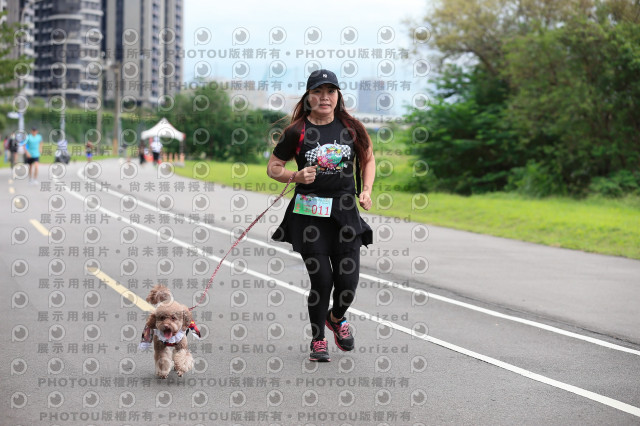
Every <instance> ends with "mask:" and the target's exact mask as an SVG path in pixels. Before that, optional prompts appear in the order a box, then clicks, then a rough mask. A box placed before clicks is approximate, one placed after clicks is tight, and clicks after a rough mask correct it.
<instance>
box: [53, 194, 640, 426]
mask: <svg viewBox="0 0 640 426" xmlns="http://www.w3.org/2000/svg"><path fill="white" fill-rule="evenodd" d="M65 190H66V191H67V193H69V194H71V195H72V196H74V197H76V198H78V199H79V200H81V201H82V200H83V198H82V196H81V195H80V194H76V193H74V192H71V191H69V190H68V189H67V188H65ZM98 210H100V211H101V212H103V213H105V214H107V215H109V216H112V217H115V218H116V219H117V218H120V220H121V221H122V222H126V223H128V224H129V225H131V226H135V227H137V228H138V229H141V230H143V231H145V232H148V233H150V234H152V235H155V236H156V237H158V236H159V235H160V233H159V232H158V231H156V230H155V229H152V228H149V227H147V226H145V225H141V224H139V223H135V222H131V221H129V219H127V218H126V217H124V216H120V215H118V214H117V213H114V212H112V211H110V210H108V209H106V208H104V207H99V208H98ZM171 242H173V243H174V244H177V245H179V246H182V247H184V248H190V249H194V250H196V251H197V252H198V253H199V254H200V255H201V256H203V257H206V258H208V259H210V260H213V261H216V262H220V259H221V258H219V257H217V256H213V255H210V254H206V253H204V252H203V251H202V250H200V249H198V248H197V247H194V246H192V245H191V244H189V243H186V242H184V241H182V240H179V239H177V238H173V239H172V241H171ZM223 265H225V266H227V267H229V268H232V267H233V263H232V262H230V261H228V260H225V261H224V262H223ZM245 273H246V274H248V275H252V276H254V277H256V278H260V279H262V280H265V281H266V282H273V283H275V284H277V285H279V286H280V287H282V288H285V289H287V290H291V291H293V292H295V293H298V294H301V295H304V294H305V293H306V291H305V290H303V289H301V288H299V287H296V286H293V285H291V284H289V283H286V282H284V281H280V280H278V279H274V278H273V277H270V276H268V275H266V274H263V273H260V272H257V271H253V270H251V269H248V268H247V270H246V271H245ZM350 311H351V312H352V313H353V314H355V315H359V316H362V317H364V318H366V319H368V320H370V321H373V322H377V323H379V324H384V325H386V326H388V327H391V328H393V329H395V330H398V331H400V332H402V333H406V334H409V335H410V336H412V337H415V338H418V339H421V340H424V341H426V342H430V343H433V344H435V345H438V346H441V347H443V348H446V349H449V350H452V351H454V352H457V353H459V354H462V355H466V356H469V357H472V358H474V359H477V360H480V361H484V362H486V363H489V364H491V365H494V366H496V367H498V368H502V369H504V370H507V371H511V372H513V373H516V374H518V375H520V376H523V377H526V378H528V379H531V380H535V381H538V382H540V383H544V384H547V385H549V386H553V387H555V388H558V389H562V390H564V391H567V392H570V393H573V394H575V395H579V396H582V397H584V398H587V399H590V400H592V401H595V402H598V403H600V404H603V405H607V406H609V407H611V408H615V409H616V410H620V411H623V412H625V413H629V414H631V415H634V416H637V417H640V408H639V407H635V406H633V405H630V404H627V403H624V402H622V401H618V400H616V399H613V398H609V397H607V396H604V395H600V394H597V393H595V392H591V391H588V390H586V389H582V388H579V387H577V386H573V385H570V384H568V383H564V382H560V381H558V380H554V379H551V378H549V377H546V376H543V375H541V374H537V373H534V372H532V371H529V370H525V369H523V368H520V367H517V366H515V365H512V364H509V363H506V362H503V361H500V360H498V359H496V358H492V357H489V356H486V355H482V354H480V353H477V352H474V351H470V350H468V349H465V348H463V347H461V346H457V345H454V344H452V343H449V342H446V341H444V340H440V339H437V338H435V337H430V336H427V335H424V334H422V333H416V332H415V331H413V330H411V329H409V328H407V327H404V326H401V325H399V324H396V323H393V322H390V321H386V320H382V319H380V318H379V317H377V316H375V315H371V314H369V313H367V312H364V311H361V310H358V309H354V308H350Z"/></svg>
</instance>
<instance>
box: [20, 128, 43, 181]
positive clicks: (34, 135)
mask: <svg viewBox="0 0 640 426" xmlns="http://www.w3.org/2000/svg"><path fill="white" fill-rule="evenodd" d="M24 148H25V149H24V156H25V162H26V163H27V164H28V165H29V183H31V184H34V185H37V184H38V163H39V162H40V155H42V135H40V133H38V129H37V128H35V127H33V128H32V129H31V134H30V135H28V136H27V138H26V139H25V142H24Z"/></svg>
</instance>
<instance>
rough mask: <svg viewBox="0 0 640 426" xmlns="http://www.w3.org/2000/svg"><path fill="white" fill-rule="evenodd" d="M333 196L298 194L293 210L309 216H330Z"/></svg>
mask: <svg viewBox="0 0 640 426" xmlns="http://www.w3.org/2000/svg"><path fill="white" fill-rule="evenodd" d="M332 204H333V198H320V197H310V196H308V195H303V194H298V195H296V200H295V202H294V204H293V212H294V213H298V214H306V215H308V216H316V217H329V216H331V205H332Z"/></svg>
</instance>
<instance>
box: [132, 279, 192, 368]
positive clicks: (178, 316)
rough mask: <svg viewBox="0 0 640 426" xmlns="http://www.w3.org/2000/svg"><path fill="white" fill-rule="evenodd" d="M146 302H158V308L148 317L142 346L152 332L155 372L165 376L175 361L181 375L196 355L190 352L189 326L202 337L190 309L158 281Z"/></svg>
mask: <svg viewBox="0 0 640 426" xmlns="http://www.w3.org/2000/svg"><path fill="white" fill-rule="evenodd" d="M147 302H149V303H151V304H152V305H155V306H156V309H155V310H154V311H153V312H152V313H151V315H149V318H148V319H147V323H146V325H145V328H144V332H143V334H142V342H141V348H144V347H145V345H146V344H149V343H150V342H151V337H152V334H153V352H154V359H155V362H156V375H157V376H158V377H159V378H161V379H166V378H167V376H169V372H170V371H171V363H172V362H173V365H174V368H175V370H176V372H177V373H178V376H180V377H182V375H183V374H184V373H186V372H187V371H189V370H191V369H192V368H193V356H191V352H189V346H188V344H187V334H188V333H189V330H193V332H194V334H195V335H197V336H198V337H200V331H199V330H198V328H197V327H196V325H195V322H194V321H193V317H192V316H191V311H189V308H187V307H186V306H185V305H183V304H182V303H178V302H176V301H175V300H174V299H173V295H172V294H171V291H170V290H169V289H168V288H167V287H165V286H163V285H156V286H155V287H153V288H152V289H151V292H150V293H149V295H148V296H147ZM172 355H173V356H172Z"/></svg>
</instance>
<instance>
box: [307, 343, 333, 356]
mask: <svg viewBox="0 0 640 426" xmlns="http://www.w3.org/2000/svg"><path fill="white" fill-rule="evenodd" d="M310 347H311V354H310V355H309V361H317V362H329V361H331V358H329V351H328V350H327V339H322V340H312V341H311V345H310Z"/></svg>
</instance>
